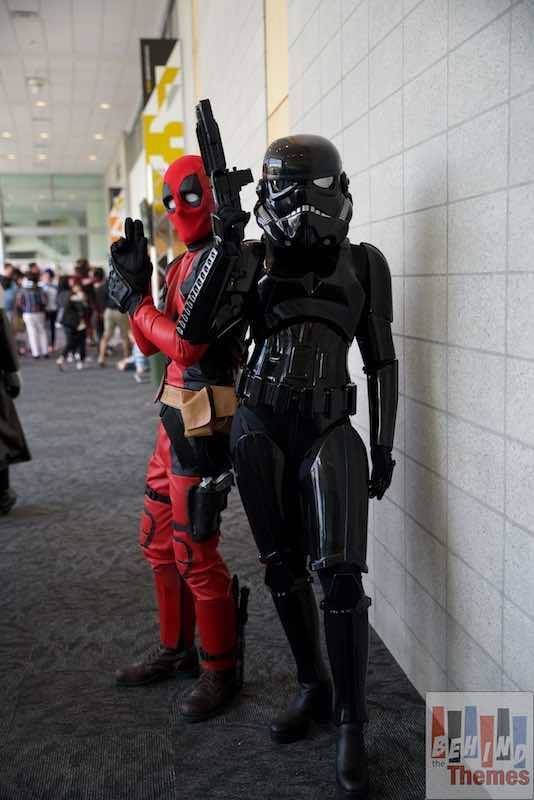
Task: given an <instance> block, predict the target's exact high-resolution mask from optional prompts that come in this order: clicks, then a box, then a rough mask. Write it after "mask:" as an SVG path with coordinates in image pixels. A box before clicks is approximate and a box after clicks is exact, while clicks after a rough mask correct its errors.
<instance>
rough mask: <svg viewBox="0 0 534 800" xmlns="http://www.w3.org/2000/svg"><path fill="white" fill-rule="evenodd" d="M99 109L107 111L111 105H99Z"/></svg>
mask: <svg viewBox="0 0 534 800" xmlns="http://www.w3.org/2000/svg"><path fill="white" fill-rule="evenodd" d="M100 108H101V109H102V111H107V110H108V109H110V108H111V104H110V103H100Z"/></svg>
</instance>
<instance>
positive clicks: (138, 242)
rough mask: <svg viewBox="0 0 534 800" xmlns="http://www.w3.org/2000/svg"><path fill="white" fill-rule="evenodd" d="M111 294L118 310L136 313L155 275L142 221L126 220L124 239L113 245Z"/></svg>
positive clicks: (109, 282)
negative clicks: (151, 278)
mask: <svg viewBox="0 0 534 800" xmlns="http://www.w3.org/2000/svg"><path fill="white" fill-rule="evenodd" d="M109 266H110V272H109V278H108V295H109V297H110V299H111V300H112V301H113V302H114V303H115V305H116V306H117V308H118V309H119V311H122V312H123V313H126V312H128V313H129V314H133V313H134V311H135V310H136V308H137V306H138V305H139V303H140V302H141V300H142V299H143V297H144V296H145V295H146V293H147V291H148V287H149V284H150V276H151V274H152V264H151V263H150V259H149V257H148V249H147V240H146V238H145V235H144V231H143V223H142V222H141V220H140V219H136V220H135V222H134V221H133V219H132V218H131V217H127V218H126V221H125V223H124V237H121V238H120V239H119V240H118V241H117V242H113V244H112V245H111V255H110V258H109Z"/></svg>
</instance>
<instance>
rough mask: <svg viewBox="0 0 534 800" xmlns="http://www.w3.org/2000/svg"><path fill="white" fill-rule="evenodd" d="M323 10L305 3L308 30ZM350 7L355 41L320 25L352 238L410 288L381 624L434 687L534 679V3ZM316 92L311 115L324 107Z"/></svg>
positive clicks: (406, 662)
mask: <svg viewBox="0 0 534 800" xmlns="http://www.w3.org/2000/svg"><path fill="white" fill-rule="evenodd" d="M302 2H303V0H302ZM325 2H326V0H325ZM289 5H290V8H291V7H294V6H295V5H297V3H296V2H295V1H293V2H292V0H289ZM310 5H311V6H312V7H315V5H316V4H315V3H313V2H312V3H311V4H310ZM332 8H333V15H334V16H335V17H336V19H337V8H338V4H337V3H333V5H332ZM311 13H312V9H311V8H310V10H309V13H308V14H307V16H306V19H302V20H299V19H298V16H297V15H296V14H295V13H292V16H291V19H292V20H293V23H292V26H293V30H292V36H291V37H290V38H292V39H293V40H297V39H298V37H299V36H300V35H301V31H302V28H303V27H304V25H305V23H306V21H307V19H308V18H309V17H310V15H311ZM341 21H342V24H341V29H340V39H339V40H338V39H336V38H335V35H336V34H335V33H334V23H333V22H332V25H331V28H329V29H328V30H326V29H325V33H324V35H323V32H322V31H319V39H318V41H317V51H316V52H315V56H314V57H315V59H316V60H319V61H320V60H321V53H323V55H322V59H323V67H322V69H323V74H326V75H327V76H328V77H327V81H328V88H323V89H321V96H324V95H325V94H326V93H327V92H328V91H331V82H332V81H333V80H334V75H337V74H338V66H339V63H341V76H340V78H339V85H340V87H341V92H340V95H341V100H342V106H343V107H342V109H341V112H340V114H341V124H342V133H341V135H339V137H338V139H337V141H341V142H342V155H343V158H344V160H345V164H346V167H347V171H348V173H349V175H351V177H352V180H351V191H352V194H353V197H354V200H355V203H356V213H355V219H354V223H353V225H352V227H351V237H352V238H353V240H354V241H359V240H361V239H363V238H366V239H368V240H370V241H371V242H373V243H375V244H376V245H377V246H378V247H380V248H381V249H382V250H383V252H384V253H385V255H386V257H387V258H388V260H389V262H390V264H391V271H392V275H393V291H394V294H395V295H397V294H398V297H395V301H394V306H395V322H394V326H395V327H394V330H395V332H396V335H395V344H396V347H397V350H398V354H399V359H400V361H401V364H400V375H401V383H400V386H401V391H402V393H403V396H402V397H401V403H400V406H399V409H400V410H399V416H398V430H397V434H398V435H397V439H396V446H397V447H398V448H399V449H398V450H396V451H395V457H396V458H397V462H398V467H397V474H396V475H395V480H394V483H393V485H392V487H391V489H390V491H389V493H388V495H387V497H386V499H384V500H383V501H382V502H381V503H377V502H376V501H373V505H374V508H375V515H374V528H373V530H372V532H371V535H370V546H371V547H373V543H374V547H375V564H374V567H373V570H372V574H371V577H372V579H373V587H374V591H375V597H376V603H375V605H376V607H375V616H374V624H375V626H376V628H377V630H378V632H379V633H380V635H381V636H383V637H384V639H385V641H386V642H387V644H388V645H389V646H390V647H391V650H392V652H393V653H394V655H395V656H396V658H398V660H399V662H400V663H401V665H402V666H403V668H404V669H406V670H407V672H408V675H409V676H410V678H411V679H412V681H414V683H415V685H416V686H417V687H418V689H419V690H420V691H422V692H424V691H427V690H429V689H430V688H432V687H433V686H442V687H443V686H449V687H451V688H457V689H480V690H484V689H486V690H487V689H493V690H496V689H500V688H501V687H502V688H508V687H512V688H515V689H517V688H522V689H529V688H532V675H534V672H533V671H532V660H531V659H530V662H529V661H528V660H527V659H526V658H525V657H523V656H520V655H519V653H520V652H521V653H522V652H526V650H525V648H524V646H523V642H522V636H521V630H523V627H524V629H525V641H532V637H534V629H533V625H534V622H533V620H534V608H533V606H532V597H534V433H533V431H534V402H533V399H532V398H533V397H534V313H533V311H532V309H533V308H534V225H533V224H532V220H533V219H534V146H533V144H532V143H533V141H534V44H533V43H534V4H533V3H532V0H523V1H522V2H521V1H520V0H514V1H512V0H404V2H402V3H401V2H400V0H389V2H386V0H342V6H341ZM330 31H331V32H330ZM338 41H340V42H341V53H337V52H335V49H336V47H337V43H338ZM326 53H331V54H332V56H331V59H330V61H331V63H330V64H329V65H328V67H327V66H326V65H325V64H324V59H325V58H326V55H325V54H326ZM292 63H293V62H292ZM313 75H314V73H313V69H312V68H311V66H308V67H307V68H306V70H305V71H304V74H303V75H302V80H303V81H304V82H306V81H307V80H309V81H310V82H311V81H313ZM297 77H298V76H297V73H296V72H295V74H294V75H293V74H292V75H291V76H290V82H291V83H292V84H293V83H294V81H295V80H296V78H297ZM324 80H326V79H324ZM324 80H323V82H324ZM297 85H298V84H297ZM315 91H317V90H316V89H315ZM299 96H300V95H299V92H298V91H295V92H293V90H291V91H290V106H291V107H293V103H294V104H295V109H296V110H295V116H293V113H292V114H291V118H292V119H294V120H295V126H294V129H295V130H297V129H299V130H303V127H302V125H301V124H300V123H301V122H302V121H303V120H305V119H306V114H307V113H308V112H309V110H310V108H309V107H306V105H305V104H304V105H302V103H301V101H300V100H299ZM315 102H316V103H318V102H319V101H318V100H316V101H315ZM369 223H370V224H369ZM360 369H361V366H360V362H359V360H358V359H351V370H352V373H353V374H354V377H355V379H357V380H358V379H359V377H358V376H359V371H360ZM404 394H406V395H407V396H406V397H404ZM361 396H363V395H361ZM365 415H366V410H365V409H364V408H363V406H362V405H360V411H359V414H358V416H357V420H356V424H357V426H358V428H359V430H360V432H361V433H362V435H363V434H365V436H367V430H366V429H367V428H368V422H367V419H366V417H365ZM403 517H404V525H403V523H402V520H403ZM505 531H506V534H505ZM403 537H404V540H403ZM403 541H404V547H405V550H404V552H403V550H402V542H403ZM505 543H506V546H505ZM403 573H404V575H405V579H404V580H403ZM529 637H531V638H529ZM533 650H534V644H532V646H531V652H532V651H533ZM529 670H530V671H529Z"/></svg>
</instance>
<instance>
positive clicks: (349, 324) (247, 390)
mask: <svg viewBox="0 0 534 800" xmlns="http://www.w3.org/2000/svg"><path fill="white" fill-rule="evenodd" d="M360 250H361V251H362V252H361V253H360ZM284 256H285V254H284ZM359 260H362V265H363V264H365V263H366V254H365V250H364V248H360V247H354V246H351V245H350V243H349V241H348V240H345V242H343V244H342V245H341V246H340V248H339V251H338V257H337V260H336V261H334V262H333V263H332V262H330V263H328V261H326V260H325V262H323V263H321V261H320V260H319V261H318V262H316V263H314V264H313V271H311V270H308V271H306V269H307V268H308V267H309V264H306V262H304V268H303V269H301V270H300V272H299V271H297V269H295V270H292V269H291V261H290V260H289V257H287V264H286V263H285V261H286V258H284V263H282V264H280V263H277V261H276V258H274V259H272V260H271V261H270V263H268V265H267V266H266V267H264V269H263V270H262V271H261V272H260V275H259V279H258V282H257V291H256V298H255V304H256V306H257V307H256V309H255V313H254V315H253V319H254V320H255V324H254V326H253V336H254V339H255V341H256V348H255V350H254V353H253V355H252V358H251V359H250V362H249V364H248V367H247V370H246V371H245V373H244V375H243V378H242V380H241V382H240V386H239V394H240V395H241V396H242V397H243V399H244V402H245V403H246V404H247V405H258V404H260V403H263V404H266V405H271V406H273V407H274V408H275V409H276V410H279V411H286V410H287V409H288V408H291V407H294V408H297V409H298V410H299V412H300V413H305V414H310V415H312V414H316V413H322V414H326V415H327V416H329V417H331V416H334V415H337V413H354V411H355V399H356V397H355V395H356V387H355V386H354V385H353V384H350V383H349V373H348V369H347V354H348V349H349V347H350V344H351V343H352V341H353V339H354V337H355V334H356V329H357V326H358V321H359V319H360V316H361V314H362V311H363V309H364V306H365V302H366V295H365V291H364V289H363V287H362V283H361V282H360V280H359V278H358V274H359V272H360V270H359V269H358V261H359ZM298 263H299V264H302V263H303V261H301V260H300V259H298Z"/></svg>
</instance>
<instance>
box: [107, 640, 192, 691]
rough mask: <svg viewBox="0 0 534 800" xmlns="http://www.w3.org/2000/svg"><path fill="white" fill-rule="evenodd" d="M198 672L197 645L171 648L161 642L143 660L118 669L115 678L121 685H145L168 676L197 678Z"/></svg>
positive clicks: (165, 678)
mask: <svg viewBox="0 0 534 800" xmlns="http://www.w3.org/2000/svg"><path fill="white" fill-rule="evenodd" d="M198 673H199V667H198V653H197V650H196V648H195V647H190V648H188V649H171V648H169V647H165V646H164V645H162V644H159V645H157V646H156V647H154V648H153V649H152V650H150V652H149V653H147V655H146V656H145V658H144V659H143V660H142V661H137V662H136V663H135V664H130V665H129V666H127V667H123V668H122V669H119V670H117V672H116V673H115V680H116V682H117V683H118V684H119V686H145V685H146V684H148V683H156V682H158V681H164V680H167V678H196V677H197V676H198Z"/></svg>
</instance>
